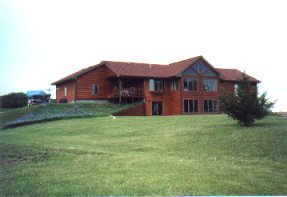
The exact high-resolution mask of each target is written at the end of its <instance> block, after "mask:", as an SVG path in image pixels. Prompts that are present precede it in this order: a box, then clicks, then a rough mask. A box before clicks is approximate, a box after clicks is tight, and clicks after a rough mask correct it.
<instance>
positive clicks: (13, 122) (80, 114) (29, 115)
mask: <svg viewBox="0 0 287 197" xmlns="http://www.w3.org/2000/svg"><path fill="white" fill-rule="evenodd" d="M135 105H136V104H133V105H115V104H110V103H105V104H98V103H68V104H42V105H34V106H30V107H23V108H18V109H11V110H3V109H2V111H1V113H0V120H1V122H0V128H11V127H17V126H21V125H27V124H33V123H39V122H47V121H52V120H60V119H69V118H86V117H102V116H109V115H111V114H114V113H117V112H119V111H122V110H124V109H128V108H131V107H134V106H135Z"/></svg>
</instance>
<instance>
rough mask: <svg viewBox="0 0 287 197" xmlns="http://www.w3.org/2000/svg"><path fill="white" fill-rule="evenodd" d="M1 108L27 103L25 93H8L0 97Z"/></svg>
mask: <svg viewBox="0 0 287 197" xmlns="http://www.w3.org/2000/svg"><path fill="white" fill-rule="evenodd" d="M0 104H1V108H18V107H24V106H27V104H28V98H27V95H26V94H24V93H10V94H7V95H4V96H1V98H0Z"/></svg>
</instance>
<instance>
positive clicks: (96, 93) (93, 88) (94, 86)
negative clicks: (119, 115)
mask: <svg viewBox="0 0 287 197" xmlns="http://www.w3.org/2000/svg"><path fill="white" fill-rule="evenodd" d="M92 94H93V95H98V94H99V86H98V85H97V84H93V85H92Z"/></svg>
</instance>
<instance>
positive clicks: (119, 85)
mask: <svg viewBox="0 0 287 197" xmlns="http://www.w3.org/2000/svg"><path fill="white" fill-rule="evenodd" d="M118 90H119V105H120V104H121V102H122V80H121V78H119V77H118Z"/></svg>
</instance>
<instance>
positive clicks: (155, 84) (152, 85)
mask: <svg viewBox="0 0 287 197" xmlns="http://www.w3.org/2000/svg"><path fill="white" fill-rule="evenodd" d="M163 89H164V81H163V79H149V91H150V92H163Z"/></svg>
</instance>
